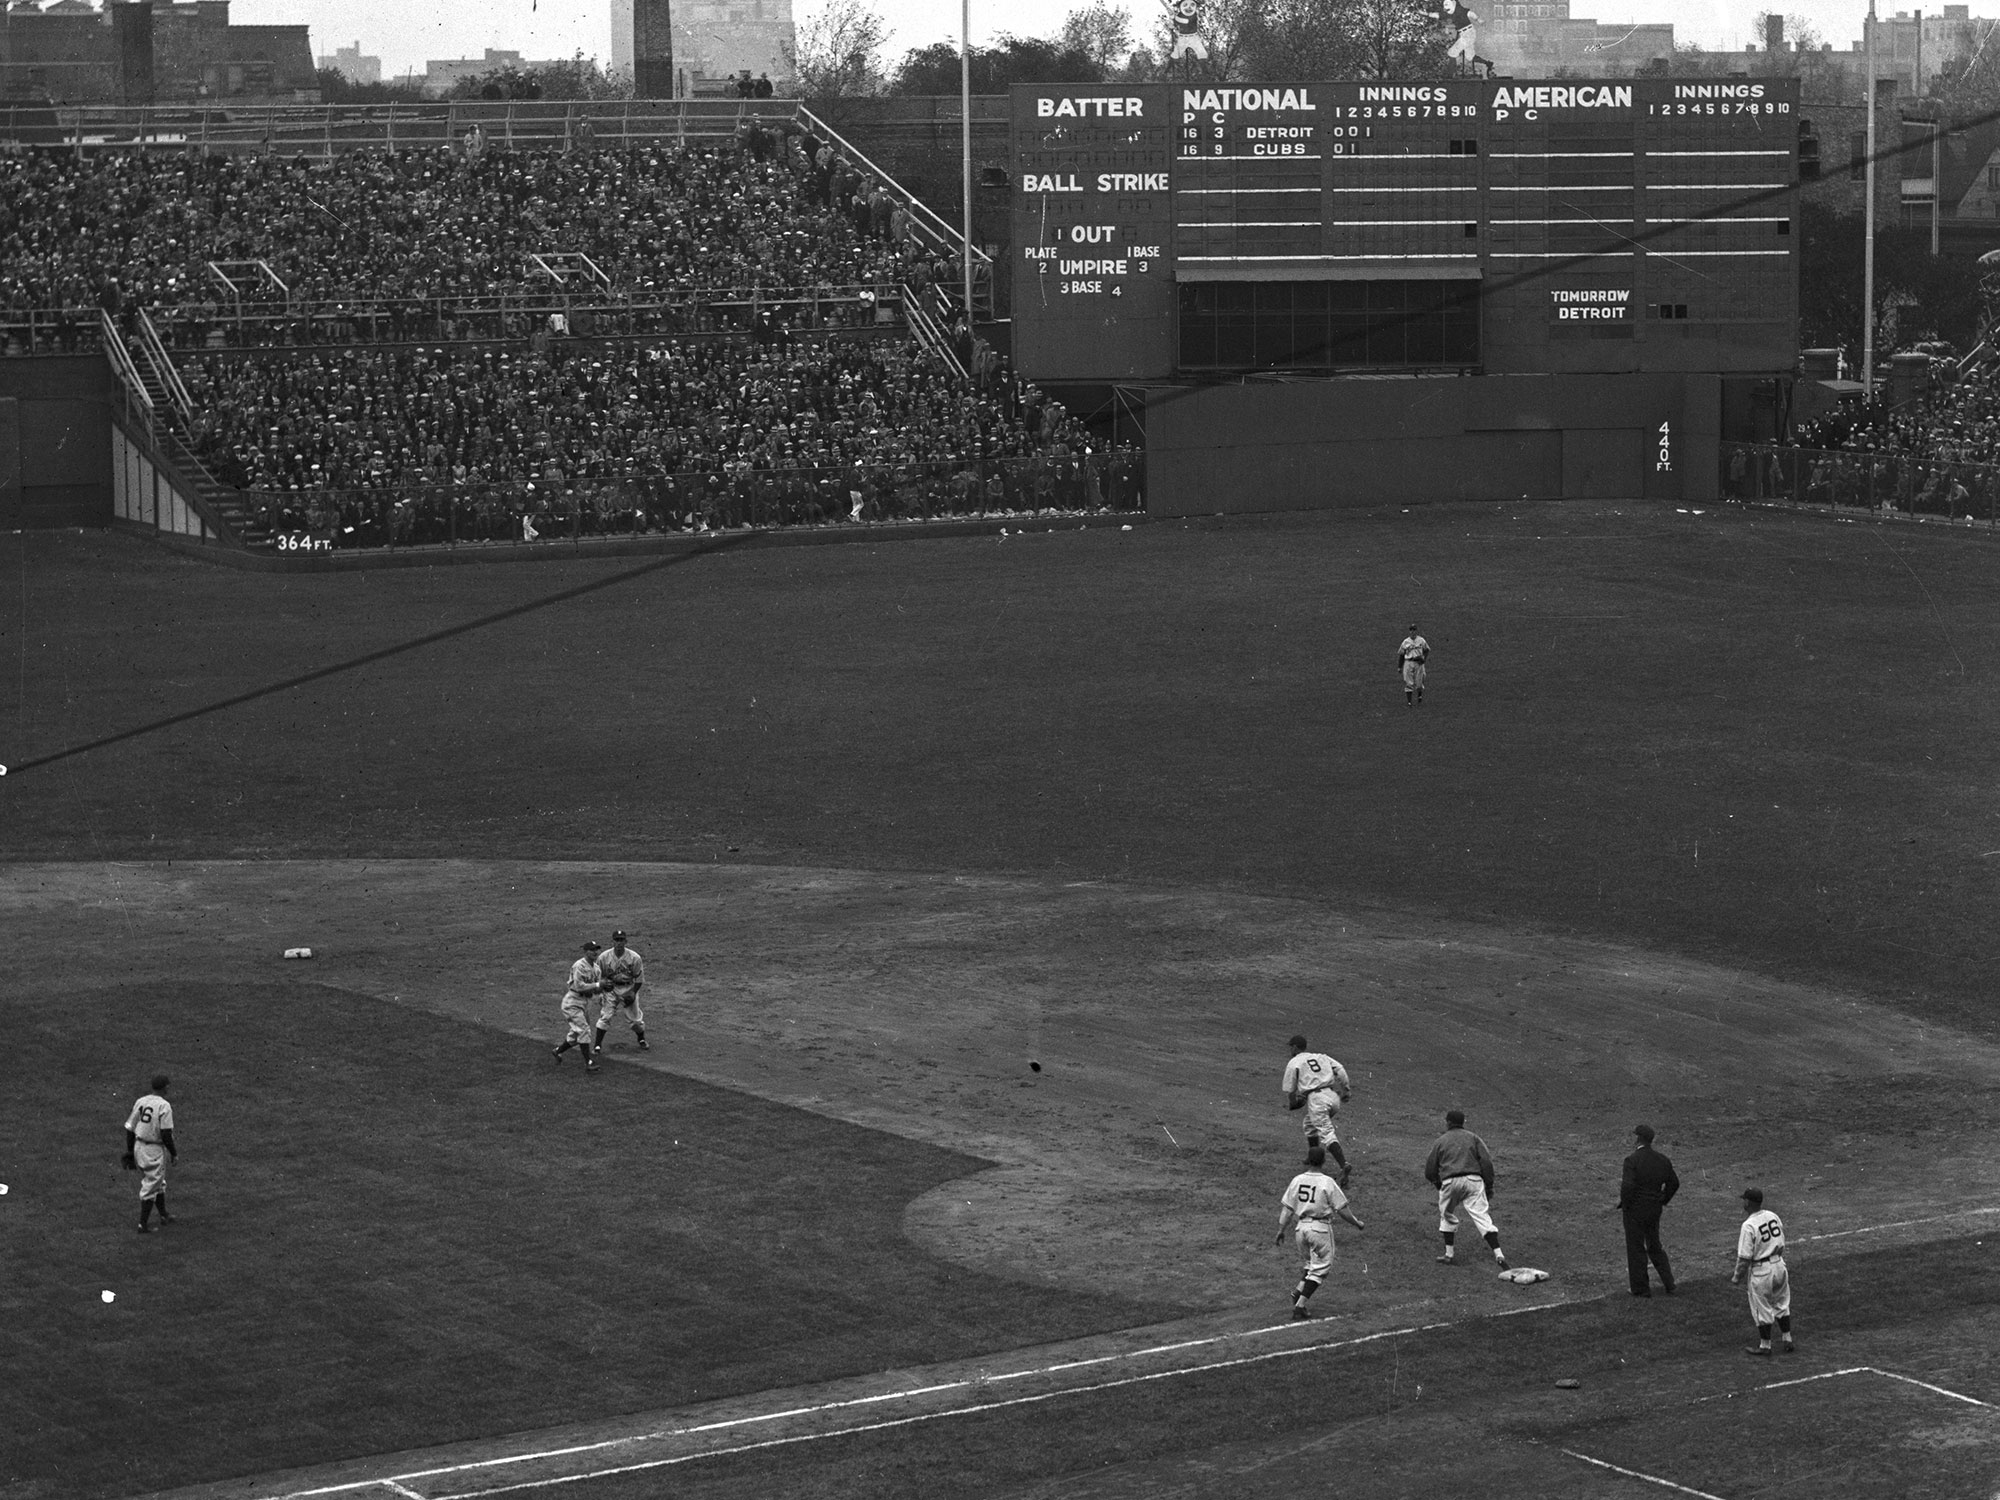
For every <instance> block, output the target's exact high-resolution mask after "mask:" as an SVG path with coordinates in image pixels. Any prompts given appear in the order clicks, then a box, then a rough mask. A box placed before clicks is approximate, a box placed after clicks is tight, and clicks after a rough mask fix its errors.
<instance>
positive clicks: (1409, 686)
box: [1396, 621, 1431, 707]
mask: <svg viewBox="0 0 2000 1500" xmlns="http://www.w3.org/2000/svg"><path fill="white" fill-rule="evenodd" d="M1430 659H1431V643H1430V642H1429V641H1427V640H1425V639H1424V638H1423V637H1422V636H1420V635H1418V634H1417V627H1416V623H1415V622H1414V621H1412V622H1411V624H1410V633H1409V634H1408V635H1406V636H1404V637H1403V644H1402V645H1400V646H1398V647H1397V648H1396V667H1397V669H1398V670H1399V671H1400V672H1402V674H1403V703H1404V706H1405V707H1410V706H1413V705H1415V704H1418V703H1421V702H1423V701H1424V663H1426V662H1427V661H1429V660H1430Z"/></svg>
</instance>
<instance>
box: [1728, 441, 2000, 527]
mask: <svg viewBox="0 0 2000 1500" xmlns="http://www.w3.org/2000/svg"><path fill="white" fill-rule="evenodd" d="M1722 495H1723V498H1724V499H1728V500H1742V501H1748V502H1753V503H1754V502H1764V503H1768V504H1776V505H1800V506H1810V507H1815V508H1826V509H1832V510H1853V511H1871V512H1874V513H1875V514H1877V515H1905V516H1921V517H1926V518H1936V519H1939V520H1951V521H1960V522H1984V523H1986V524H1988V525H1991V524H1993V522H1994V521H1995V519H1996V517H2000V464H1988V463H1979V462H1975V461H1971V460H1967V459H1959V458H1953V457H1950V456H1948V455H1941V454H1916V453H1900V452H1877V451H1874V450H1871V449H1819V448H1793V447H1789V446H1785V445H1781V444H1772V443H1724V444H1723V445H1722Z"/></svg>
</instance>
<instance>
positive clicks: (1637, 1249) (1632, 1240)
mask: <svg viewBox="0 0 2000 1500" xmlns="http://www.w3.org/2000/svg"><path fill="white" fill-rule="evenodd" d="M1632 1134H1633V1135H1634V1136H1635V1137H1637V1139H1638V1142H1639V1149H1638V1150H1636V1151H1634V1152H1633V1153H1632V1154H1631V1155H1630V1156H1628V1157H1626V1158H1625V1176H1624V1179H1623V1180H1622V1181H1621V1182H1620V1183H1619V1184H1618V1209H1619V1212H1620V1213H1621V1214H1623V1216H1624V1219H1625V1269H1626V1271H1627V1273H1628V1274H1629V1275H1630V1276H1631V1278H1632V1295H1633V1296H1635V1297H1650V1296H1652V1295H1653V1289H1652V1287H1651V1286H1650V1285H1649V1284H1648V1282H1647V1278H1646V1262H1647V1261H1648V1260H1650V1261H1652V1263H1653V1265H1654V1266H1655V1267H1656V1268H1657V1269H1658V1270H1659V1273H1660V1287H1661V1289H1662V1290H1663V1291H1665V1292H1666V1294H1667V1295H1668V1296H1670V1297H1671V1296H1672V1295H1673V1292H1674V1268H1673V1265H1672V1263H1671V1262H1669V1261H1668V1259H1667V1251H1666V1247H1665V1246H1664V1245H1662V1244H1661V1243H1660V1214H1661V1212H1662V1210H1664V1209H1665V1208H1666V1206H1667V1205H1668V1204H1669V1203H1671V1202H1673V1201H1674V1194H1675V1193H1678V1192H1679V1191H1680V1190H1681V1180H1680V1178H1678V1177H1676V1176H1675V1175H1674V1164H1673V1163H1672V1162H1670V1161H1668V1160H1667V1159H1666V1157H1664V1156H1662V1155H1661V1154H1660V1153H1659V1152H1657V1151H1655V1150H1654V1149H1653V1127H1652V1126H1650V1125H1635V1126H1633V1127H1632Z"/></svg>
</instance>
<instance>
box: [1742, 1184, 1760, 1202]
mask: <svg viewBox="0 0 2000 1500" xmlns="http://www.w3.org/2000/svg"><path fill="white" fill-rule="evenodd" d="M1743 1201H1744V1202H1745V1203H1749V1204H1758V1203H1762V1202H1763V1201H1764V1190H1763V1189H1762V1188H1757V1187H1747V1188H1745V1189H1744V1190H1743Z"/></svg>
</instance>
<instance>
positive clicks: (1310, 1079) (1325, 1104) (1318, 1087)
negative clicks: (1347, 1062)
mask: <svg viewBox="0 0 2000 1500" xmlns="http://www.w3.org/2000/svg"><path fill="white" fill-rule="evenodd" d="M1279 1087H1280V1088H1281V1089H1282V1090H1283V1092H1284V1095H1285V1108H1287V1109H1302V1110H1304V1111H1305V1112H1306V1144H1307V1145H1308V1146H1320V1147H1324V1148H1325V1150H1326V1153H1327V1155H1329V1156H1331V1157H1332V1158H1333V1159H1334V1162H1335V1163H1336V1164H1337V1165H1338V1166H1339V1168H1340V1185H1341V1186H1342V1187H1345V1186H1347V1177H1348V1170H1349V1169H1348V1165H1347V1153H1346V1152H1344V1151H1342V1150H1341V1149H1340V1141H1339V1138H1338V1137H1336V1136H1335V1135H1334V1131H1333V1117H1334V1116H1335V1115H1336V1114H1338V1113H1339V1112H1340V1106H1341V1105H1342V1104H1344V1103H1345V1102H1346V1101H1347V1100H1348V1099H1350V1098H1351V1097H1353V1094H1354V1088H1353V1085H1352V1084H1350V1083H1349V1082H1348V1079H1347V1069H1345V1068H1343V1067H1342V1066H1341V1065H1340V1064H1339V1063H1338V1062H1336V1061H1335V1060H1334V1059H1333V1058H1331V1057H1328V1056H1327V1055H1326V1054H1325V1053H1324V1052H1308V1051H1307V1050H1306V1039H1305V1038H1304V1037H1302V1036H1295V1037H1293V1038H1292V1060H1291V1061H1290V1062H1288V1063H1286V1064H1285V1078H1284V1082H1283V1083H1282V1084H1280V1085H1279Z"/></svg>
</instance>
